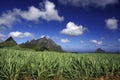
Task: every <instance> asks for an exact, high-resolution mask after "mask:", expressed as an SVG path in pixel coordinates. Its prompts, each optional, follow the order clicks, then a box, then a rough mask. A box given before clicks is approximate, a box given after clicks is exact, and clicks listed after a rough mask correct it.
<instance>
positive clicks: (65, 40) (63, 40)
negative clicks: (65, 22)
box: [61, 39, 70, 43]
mask: <svg viewBox="0 0 120 80" xmlns="http://www.w3.org/2000/svg"><path fill="white" fill-rule="evenodd" d="M61 42H62V43H69V42H70V40H68V39H61Z"/></svg>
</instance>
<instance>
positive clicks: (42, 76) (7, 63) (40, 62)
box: [0, 49, 120, 80]
mask: <svg viewBox="0 0 120 80" xmlns="http://www.w3.org/2000/svg"><path fill="white" fill-rule="evenodd" d="M119 70H120V55H119V54H73V53H60V52H48V51H44V52H35V51H32V50H15V49H0V79H1V80H88V79H90V78H93V77H99V76H103V75H108V74H119Z"/></svg>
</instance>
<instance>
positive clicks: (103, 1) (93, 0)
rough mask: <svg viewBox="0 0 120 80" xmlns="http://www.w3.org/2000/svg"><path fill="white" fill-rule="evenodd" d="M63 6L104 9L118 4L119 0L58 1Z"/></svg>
mask: <svg viewBox="0 0 120 80" xmlns="http://www.w3.org/2000/svg"><path fill="white" fill-rule="evenodd" d="M59 2H60V3H61V4H63V5H72V6H76V7H86V6H93V7H106V6H107V5H113V4H116V3H118V2H119V0H59Z"/></svg>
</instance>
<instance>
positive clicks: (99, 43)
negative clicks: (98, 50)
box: [90, 40, 103, 45]
mask: <svg viewBox="0 0 120 80" xmlns="http://www.w3.org/2000/svg"><path fill="white" fill-rule="evenodd" d="M90 42H91V43H94V44H96V45H101V44H102V43H103V42H102V41H97V40H90Z"/></svg>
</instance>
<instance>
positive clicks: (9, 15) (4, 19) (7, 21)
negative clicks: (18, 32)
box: [0, 9, 20, 27]
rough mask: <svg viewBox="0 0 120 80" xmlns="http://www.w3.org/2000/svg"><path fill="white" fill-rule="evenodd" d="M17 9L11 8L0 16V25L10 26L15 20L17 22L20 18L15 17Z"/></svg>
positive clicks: (17, 12)
mask: <svg viewBox="0 0 120 80" xmlns="http://www.w3.org/2000/svg"><path fill="white" fill-rule="evenodd" d="M18 14H19V10H17V9H13V10H12V11H10V10H9V11H7V12H6V13H3V14H2V15H1V16H0V26H5V27H12V25H13V24H14V23H15V22H19V21H20V19H19V18H17V15H18Z"/></svg>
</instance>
